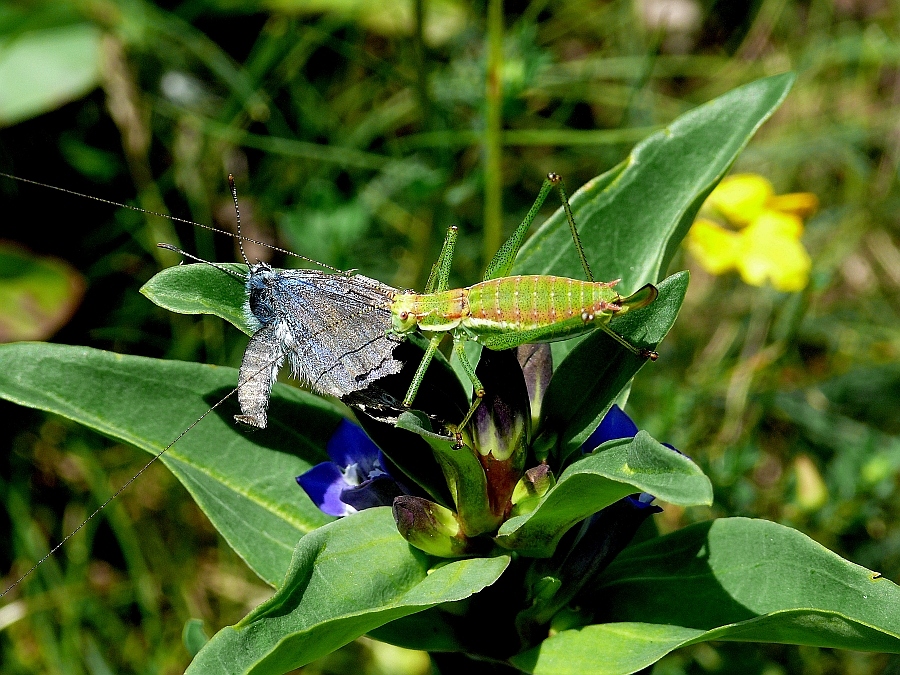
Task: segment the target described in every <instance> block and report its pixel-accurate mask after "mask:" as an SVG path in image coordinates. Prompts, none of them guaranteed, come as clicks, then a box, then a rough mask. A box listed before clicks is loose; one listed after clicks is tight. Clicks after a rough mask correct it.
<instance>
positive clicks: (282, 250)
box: [0, 171, 347, 274]
mask: <svg viewBox="0 0 900 675" xmlns="http://www.w3.org/2000/svg"><path fill="white" fill-rule="evenodd" d="M0 176H2V177H3V178H9V179H10V180H14V181H18V182H20V183H28V184H30V185H37V186H39V187H43V188H49V189H50V190H56V191H57V192H64V193H66V194H70V195H74V196H76V197H81V198H83V199H91V200H93V201H95V202H100V203H101V204H109V205H110V206H117V207H119V208H122V209H131V210H132V211H137V212H138V213H143V214H146V215H148V216H156V217H158V218H165V219H167V220H171V221H172V222H175V223H184V224H185V225H192V226H194V227H200V228H202V229H204V230H209V231H210V232H215V233H217V234H222V235H224V236H226V237H231V238H232V239H237V240H238V245H239V246H240V249H241V256H242V257H243V258H244V262H246V263H247V265H248V267H249V265H250V263H249V261H248V260H247V256H246V255H245V254H244V247H243V243H242V242H245V241H247V242H250V243H251V244H257V245H258V246H264V247H265V248H269V249H272V250H273V251H277V252H278V253H283V254H284V255H288V256H291V257H292V258H299V259H300V260H303V261H305V262H308V263H309V264H311V265H315V266H317V267H321V268H324V269H327V270H330V271H331V272H337V273H338V274H347V272H346V271H345V270H341V269H338V268H337V267H332V266H331V265H328V264H326V263H323V262H319V261H318V260H313V259H312V258H307V257H306V256H304V255H300V254H299V253H294V252H293V251H289V250H287V249H286V248H280V247H278V246H272V244H267V243H266V242H264V241H259V240H257V239H251V238H249V237H245V236H243V235H242V234H241V229H240V225H241V218H240V212H239V211H238V210H237V189H236V188H235V186H234V178H233V176H232V175H231V174H228V182H229V185H230V187H231V194H232V198H233V199H234V202H235V204H234V206H235V211H236V212H237V214H238V230H237V234H235V233H234V232H228V231H227V230H220V229H219V228H217V227H213V226H212V225H204V224H203V223H198V222H196V221H193V220H188V219H187V218H179V217H178V216H172V215H169V214H168V213H159V212H158V211H151V210H150V209H142V208H141V207H139V206H132V205H131V204H123V203H122V202H116V201H113V200H111V199H103V198H102V197H95V196H93V195H88V194H85V193H83V192H77V191H75V190H69V189H66V188H61V187H57V186H56V185H50V184H49V183H41V182H40V181H36V180H31V179H30V178H21V177H19V176H13V175H12V174H9V173H4V172H3V171H0ZM164 248H165V247H164ZM204 262H205V261H204Z"/></svg>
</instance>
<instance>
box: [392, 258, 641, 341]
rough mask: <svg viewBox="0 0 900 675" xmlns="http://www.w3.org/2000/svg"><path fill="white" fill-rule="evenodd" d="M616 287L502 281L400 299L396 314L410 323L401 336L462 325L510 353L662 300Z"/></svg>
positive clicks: (543, 279)
mask: <svg viewBox="0 0 900 675" xmlns="http://www.w3.org/2000/svg"><path fill="white" fill-rule="evenodd" d="M615 284H616V282H615V281H612V282H589V281H579V280H577V279H568V278H565V277H553V276H538V275H532V276H515V277H501V278H499V279H491V280H488V281H483V282H481V283H478V284H475V285H474V286H469V287H468V288H462V289H454V290H449V291H443V292H439V293H430V294H425V295H417V294H411V293H410V294H402V295H398V296H396V298H395V299H394V303H393V305H392V308H391V310H392V313H393V314H394V315H395V317H398V319H399V320H402V321H403V322H404V325H403V328H402V329H400V330H399V331H398V332H406V331H408V330H412V329H415V328H419V329H420V330H425V331H433V332H440V331H451V330H454V329H455V328H457V327H462V328H463V329H464V330H465V331H466V333H468V334H469V335H470V336H471V339H475V340H477V341H478V342H480V343H481V344H483V345H484V346H486V347H488V348H490V349H507V348H510V347H515V346H517V345H521V344H526V343H528V342H551V341H554V340H563V339H566V338H569V337H574V336H576V335H580V334H582V333H586V332H589V331H591V330H594V329H595V328H598V327H599V326H600V325H601V324H605V323H607V322H608V321H609V320H610V319H611V318H612V317H613V316H614V315H616V314H619V313H622V312H624V311H627V310H629V309H635V308H637V307H643V306H645V305H647V304H649V303H650V302H652V301H653V299H654V298H655V297H656V289H655V288H654V287H653V286H649V285H648V286H645V287H644V288H642V289H641V290H640V291H638V292H637V293H635V294H634V295H632V296H630V297H628V298H623V297H622V296H620V295H619V294H618V293H616V291H615V290H613V287H614V286H615ZM397 324H398V325H397V328H400V326H399V321H398V322H397Z"/></svg>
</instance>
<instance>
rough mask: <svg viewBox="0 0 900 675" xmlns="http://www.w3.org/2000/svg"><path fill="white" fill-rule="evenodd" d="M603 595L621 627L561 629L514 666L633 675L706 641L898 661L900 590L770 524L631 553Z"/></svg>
mask: <svg viewBox="0 0 900 675" xmlns="http://www.w3.org/2000/svg"><path fill="white" fill-rule="evenodd" d="M596 597H597V601H598V605H599V608H600V610H601V611H602V612H603V618H605V619H608V620H610V621H612V622H614V623H604V624H599V625H594V626H587V627H584V628H581V629H578V630H569V631H563V632H561V633H559V634H558V635H556V636H554V637H552V638H550V639H548V640H545V641H544V642H543V643H542V644H541V645H540V646H538V647H536V648H534V649H532V650H529V651H528V652H525V653H523V654H519V655H518V656H516V657H514V658H513V659H512V661H513V663H514V664H515V665H516V666H517V667H519V668H521V669H523V670H525V671H526V672H529V673H535V674H538V675H551V674H552V675H566V674H572V675H575V674H576V673H577V674H580V673H602V674H604V675H614V674H621V675H625V674H627V673H633V672H635V671H637V670H640V669H641V668H644V667H646V666H649V665H650V664H652V663H654V662H656V661H657V660H659V659H660V658H661V657H663V656H664V655H665V654H667V653H669V652H670V651H672V650H673V649H677V648H678V647H681V646H684V645H688V644H694V643H697V642H706V641H708V640H728V641H736V642H777V643H787V644H804V645H815V646H820V647H836V648H840V649H854V650H866V651H881V652H891V653H900V614H898V612H897V607H900V588H898V586H897V585H896V584H894V583H893V582H891V581H889V580H887V579H884V578H882V577H881V576H880V575H878V574H876V573H873V572H871V571H869V570H867V569H865V568H863V567H860V566H858V565H854V564H853V563H851V562H848V561H847V560H844V559H842V558H841V557H840V556H838V555H837V554H835V553H832V552H831V551H829V550H828V549H826V548H824V547H823V546H821V545H819V544H818V543H816V542H815V541H813V540H812V539H810V538H809V537H807V536H806V535H804V534H802V533H800V532H797V531H796V530H793V529H791V528H788V527H784V526H783V525H778V524H776V523H771V522H768V521H765V520H751V519H747V518H727V519H719V520H716V521H713V522H711V523H701V524H698V525H693V526H691V527H688V528H685V529H683V530H680V531H679V532H676V533H674V534H670V535H667V536H664V537H658V538H656V539H652V540H650V541H647V542H645V543H643V544H639V545H637V546H633V547H631V548H628V549H626V550H625V551H624V552H623V553H622V554H621V555H620V556H619V557H618V558H616V560H615V561H614V562H613V564H612V565H610V567H609V568H608V569H607V571H606V572H605V573H604V575H603V577H602V578H601V586H600V588H599V589H598V590H597V593H596ZM638 619H640V621H638Z"/></svg>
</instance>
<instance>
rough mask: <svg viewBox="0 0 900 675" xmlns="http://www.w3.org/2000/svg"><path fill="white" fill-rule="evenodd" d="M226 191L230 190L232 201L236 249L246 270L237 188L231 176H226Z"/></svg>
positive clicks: (247, 262) (247, 261)
mask: <svg viewBox="0 0 900 675" xmlns="http://www.w3.org/2000/svg"><path fill="white" fill-rule="evenodd" d="M228 189H229V190H231V198H232V199H233V200H234V217H235V218H236V219H237V235H238V240H237V241H238V248H240V249H241V257H242V258H243V259H244V262H245V263H246V264H247V269H250V261H249V260H247V254H246V253H244V242H243V241H242V240H243V237H242V236H241V209H240V207H239V206H238V198H237V187H236V186H235V184H234V176H233V175H231V174H228Z"/></svg>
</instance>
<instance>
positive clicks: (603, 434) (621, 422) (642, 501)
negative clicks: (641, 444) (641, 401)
mask: <svg viewBox="0 0 900 675" xmlns="http://www.w3.org/2000/svg"><path fill="white" fill-rule="evenodd" d="M637 432H638V428H637V425H636V424H635V423H634V422H633V421H632V419H631V418H630V417H629V416H628V415H627V414H626V413H625V411H624V410H622V409H621V408H620V407H619V406H617V405H615V404H613V407H612V408H610V409H609V412H608V413H606V415H605V416H604V418H603V421H602V422H600V426H599V427H597V428H596V429H595V430H594V433H592V434H591V435H590V436H589V437H588V439H587V440H586V441H585V442H584V443H583V444H582V446H581V451H582V452H593V451H594V450H595V449H596V448H597V447H599V446H600V445H602V444H603V443H606V442H607V441H615V440H618V439H620V438H634V437H635V436H636V435H637ZM663 445H665V446H666V447H667V448H670V449H671V450H674V451H675V452H677V453H678V454H679V455H682V454H684V453H682V452H681V451H680V450H678V449H677V448H675V447H673V446H671V445H669V444H668V443H663ZM625 499H626V500H628V501H629V502H630V503H631V505H632V506H634V507H635V508H637V509H646V508H648V507H651V506H652V504H653V500H654V499H655V497H654V496H653V495H651V494H650V493H649V492H642V493H640V494H639V495H634V496H631V497H625ZM653 508H654V509H657V510H659V507H657V506H653Z"/></svg>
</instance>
